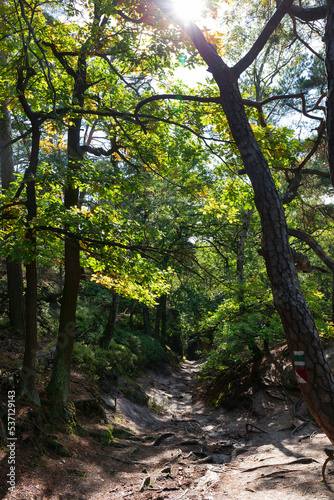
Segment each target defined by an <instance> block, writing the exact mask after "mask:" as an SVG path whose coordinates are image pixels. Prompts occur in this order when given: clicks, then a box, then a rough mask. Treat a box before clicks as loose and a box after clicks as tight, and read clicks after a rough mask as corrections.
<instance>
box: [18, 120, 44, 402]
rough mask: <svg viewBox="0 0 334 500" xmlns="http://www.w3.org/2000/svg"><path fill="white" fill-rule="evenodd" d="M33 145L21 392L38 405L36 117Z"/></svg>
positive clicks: (33, 121) (28, 187)
mask: <svg viewBox="0 0 334 500" xmlns="http://www.w3.org/2000/svg"><path fill="white" fill-rule="evenodd" d="M31 124H32V147H31V155H30V163H29V167H28V170H27V172H26V177H27V179H28V181H27V189H26V191H27V202H26V205H27V212H28V213H27V224H28V230H27V233H26V238H27V239H28V240H29V242H30V244H31V248H32V255H31V257H30V260H29V261H28V262H27V263H26V295H25V297H26V304H25V305H26V339H25V349H24V357H23V367H22V378H21V391H22V395H25V396H27V397H28V398H29V399H30V400H32V401H33V402H34V403H36V404H39V403H40V401H39V396H38V393H37V390H36V388H35V375H36V372H37V369H36V356H37V344H38V338H37V333H38V332H37V261H36V235H35V231H34V229H33V228H31V227H29V224H30V223H31V222H32V221H33V220H34V219H35V218H36V216H37V204H36V191H35V179H34V176H35V174H36V172H37V165H38V155H39V141H40V130H39V126H38V123H37V120H36V117H34V116H32V117H31Z"/></svg>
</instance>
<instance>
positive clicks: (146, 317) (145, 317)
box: [143, 305, 151, 335]
mask: <svg viewBox="0 0 334 500" xmlns="http://www.w3.org/2000/svg"><path fill="white" fill-rule="evenodd" d="M143 322H144V332H145V333H146V335H151V323H150V311H149V309H148V307H147V306H146V305H143Z"/></svg>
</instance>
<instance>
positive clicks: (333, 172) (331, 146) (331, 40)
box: [325, 0, 334, 186]
mask: <svg viewBox="0 0 334 500" xmlns="http://www.w3.org/2000/svg"><path fill="white" fill-rule="evenodd" d="M325 47H326V58H325V63H326V74H327V87H328V89H327V122H326V125H327V144H328V164H329V172H330V178H331V183H332V186H334V1H333V0H328V1H327V19H326V28H325Z"/></svg>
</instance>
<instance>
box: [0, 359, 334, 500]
mask: <svg viewBox="0 0 334 500" xmlns="http://www.w3.org/2000/svg"><path fill="white" fill-rule="evenodd" d="M198 370H199V363H198V362H190V361H186V362H184V363H182V366H181V369H180V370H176V369H173V370H172V369H170V370H169V371H168V372H165V373H164V374H156V373H154V372H150V373H148V374H147V375H145V376H144V377H142V378H141V379H140V380H139V383H140V384H141V386H142V387H143V388H144V389H145V391H146V392H147V393H148V394H149V396H150V401H151V409H148V408H147V407H144V406H140V405H138V404H135V403H133V402H130V401H129V400H128V399H127V398H126V397H125V396H124V394H122V393H117V394H106V395H105V396H104V399H105V401H106V402H107V403H108V404H109V405H110V407H109V410H107V417H108V421H109V423H110V424H111V425H112V424H116V425H120V426H123V427H126V428H127V429H131V430H132V431H133V432H134V433H135V435H134V436H128V437H126V438H124V437H123V438H122V439H116V440H115V442H114V443H113V446H103V445H101V443H98V442H96V441H92V440H91V439H88V438H87V437H78V436H66V435H61V436H60V439H61V441H62V442H63V443H64V444H65V445H66V446H67V447H68V449H69V450H71V453H72V454H71V457H59V456H57V455H55V454H54V455H52V453H51V454H50V453H48V454H46V455H45V456H43V457H41V458H40V461H39V463H36V465H35V467H34V468H33V470H31V467H30V468H28V467H27V463H24V461H23V448H22V446H21V448H18V455H19V453H20V450H22V457H21V459H22V463H20V457H19V456H18V468H20V474H18V483H17V487H16V490H15V493H13V494H8V493H7V494H5V495H4V496H2V497H1V495H0V497H1V498H5V499H6V500H23V499H27V500H30V499H34V500H42V499H49V500H56V499H67V498H68V499H74V500H88V499H92V500H101V499H122V498H128V499H131V500H132V499H134V500H141V499H152V500H153V499H155V500H162V499H172V500H176V499H178V500H181V499H183V500H190V499H191V500H199V499H201V500H211V499H212V500H216V499H231V500H232V499H233V500H236V499H237V500H239V499H246V498H247V499H249V498H254V499H256V500H270V499H274V498H275V499H277V497H278V496H279V497H280V498H281V499H284V500H285V499H291V500H296V499H309V500H311V499H312V500H314V499H317V500H318V499H333V498H334V484H331V479H330V478H331V477H332V476H331V475H330V474H329V475H328V479H329V483H328V485H327V486H326V485H325V484H324V483H323V482H322V477H321V467H322V464H323V462H324V460H325V458H326V455H325V453H324V448H325V447H326V446H328V445H329V442H328V439H327V438H326V436H325V435H324V434H323V433H322V432H320V431H319V429H317V428H316V427H315V426H314V425H313V424H311V423H309V422H304V421H302V420H297V419H296V418H294V417H293V416H292V415H291V411H292V404H290V402H289V401H288V402H287V403H286V402H285V401H284V400H282V399H277V394H276V395H275V397H273V396H274V394H273V393H272V395H270V394H269V393H263V394H262V395H260V396H258V397H259V398H260V403H259V401H257V403H258V404H257V411H256V413H257V415H258V416H256V417H255V416H254V414H253V413H252V412H250V411H246V410H244V411H243V410H241V409H236V410H233V411H229V412H228V411H225V410H222V409H218V410H210V409H208V408H207V407H205V405H204V404H203V403H201V402H200V401H199V400H198V398H197V391H198V387H197V381H196V378H195V375H196V373H197V372H198ZM113 397H116V411H115V410H114V409H113V408H111V407H112V406H114V399H113ZM152 401H153V410H155V411H153V410H152ZM99 426H100V428H101V429H103V428H105V426H104V425H103V424H101V423H99V424H98V427H99ZM298 426H299V427H298ZM95 427H96V425H95ZM25 461H26V459H25ZM331 469H332V470H334V462H333V467H331V463H330V464H329V465H328V472H329V473H330V470H331ZM332 483H334V480H332ZM331 486H332V487H333V490H331Z"/></svg>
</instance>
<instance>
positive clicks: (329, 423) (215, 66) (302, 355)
mask: <svg viewBox="0 0 334 500" xmlns="http://www.w3.org/2000/svg"><path fill="white" fill-rule="evenodd" d="M154 3H155V4H156V5H158V6H159V7H160V8H162V10H164V11H165V12H166V13H167V15H169V16H170V17H172V18H173V11H172V8H171V3H170V2H169V1H164V0H155V2H154ZM291 4H292V2H291V1H290V2H289V1H286V0H283V1H282V2H280V4H279V6H278V10H277V12H278V14H277V13H276V14H275V15H274V16H275V22H274V23H267V25H266V27H265V28H264V30H263V32H262V33H261V35H260V37H259V41H258V42H257V41H256V42H255V44H254V46H253V47H252V49H251V50H250V51H249V53H248V54H246V56H245V57H244V58H243V59H242V60H241V61H240V63H237V65H236V66H235V67H234V68H229V67H228V66H227V65H226V64H225V63H224V61H223V60H222V59H221V57H220V56H219V55H218V53H217V50H216V49H215V47H213V46H212V45H211V44H210V43H208V42H207V41H206V39H205V37H204V35H203V33H202V32H201V30H199V28H198V27H197V26H196V25H194V24H193V23H189V24H188V25H183V24H182V21H178V20H177V19H175V18H174V20H175V21H176V22H178V24H179V25H180V26H181V27H182V28H183V30H184V31H185V32H186V33H187V34H188V36H189V37H190V38H191V40H192V42H193V44H194V45H195V47H196V48H197V50H198V52H199V54H200V55H201V56H202V58H203V59H204V60H205V62H206V63H207V64H208V70H209V71H210V72H211V73H212V75H213V78H214V79H215V81H216V83H217V85H218V87H219V90H220V97H221V104H222V108H223V111H224V113H225V115H226V117H227V120H228V123H229V127H230V131H231V134H232V136H233V138H234V141H235V143H236V145H237V148H238V150H239V153H240V155H241V158H242V161H243V164H244V167H245V170H246V173H247V175H248V177H249V178H250V180H251V183H252V186H253V191H254V200H255V205H256V208H257V210H258V212H259V214H260V218H261V226H262V235H263V236H262V247H263V254H264V258H265V263H266V267H267V273H268V276H269V279H270V283H271V287H272V291H273V297H274V304H275V307H276V309H277V311H278V313H279V315H280V318H281V321H282V325H283V327H284V331H285V335H286V339H287V343H288V346H289V350H290V355H291V357H292V361H293V366H294V370H295V373H296V377H297V380H298V383H299V387H300V389H301V392H302V394H303V396H304V399H305V401H306V403H307V405H308V407H309V409H310V411H311V413H312V415H313V416H314V418H315V419H316V421H317V422H318V424H319V425H320V427H321V428H322V429H323V430H324V432H325V433H326V434H327V436H328V437H329V439H330V440H331V441H332V442H334V377H333V374H332V371H331V369H330V368H329V366H328V363H327V360H326V358H325V356H324V353H323V349H322V346H321V343H320V339H319V335H318V332H317V329H316V327H315V324H314V321H313V318H312V315H311V312H310V310H309V307H308V305H307V303H306V301H305V299H304V297H303V295H302V293H301V290H300V286H299V282H298V277H297V272H296V269H295V266H294V262H293V258H292V255H291V250H290V246H289V239H288V231H287V226H286V220H285V215H284V210H283V205H282V201H281V198H280V196H279V194H278V192H277V190H276V187H275V183H274V181H273V178H272V176H271V173H270V169H269V167H268V163H267V161H266V159H265V157H264V156H263V154H262V152H261V150H260V148H259V146H258V144H257V142H256V139H255V137H254V135H253V132H252V129H251V127H250V124H249V121H248V119H247V115H246V113H245V109H244V106H243V102H242V98H241V95H240V91H239V88H238V82H237V80H238V77H239V75H240V74H241V71H243V70H244V69H245V68H246V67H247V64H250V63H251V62H253V60H254V59H255V58H256V55H257V54H258V53H259V50H262V48H263V46H264V43H265V41H266V37H267V39H268V38H269V36H270V34H271V33H272V32H273V30H274V29H275V26H277V25H278V24H277V21H279V18H280V17H281V18H283V16H284V12H285V11H286V10H287V9H288V8H289V7H290V6H291ZM271 30H272V31H271ZM264 34H265V36H263V35H264ZM333 81H334V79H333Z"/></svg>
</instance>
